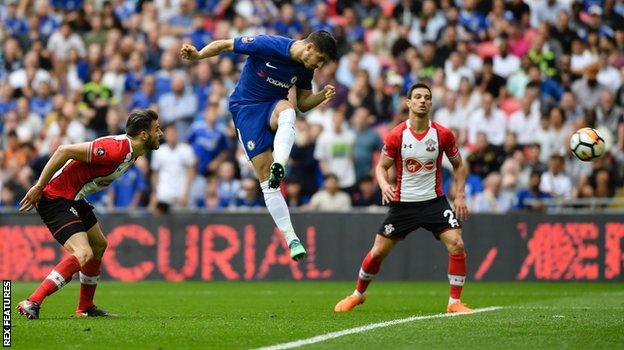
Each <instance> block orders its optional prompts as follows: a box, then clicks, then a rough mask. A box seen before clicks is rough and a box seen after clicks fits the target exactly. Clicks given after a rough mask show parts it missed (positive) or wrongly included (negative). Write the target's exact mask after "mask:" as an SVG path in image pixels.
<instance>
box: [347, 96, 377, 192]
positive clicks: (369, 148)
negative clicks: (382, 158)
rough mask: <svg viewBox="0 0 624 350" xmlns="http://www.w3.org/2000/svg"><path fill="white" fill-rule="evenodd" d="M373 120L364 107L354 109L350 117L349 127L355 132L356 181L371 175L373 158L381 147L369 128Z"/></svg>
mask: <svg viewBox="0 0 624 350" xmlns="http://www.w3.org/2000/svg"><path fill="white" fill-rule="evenodd" d="M373 118H374V116H371V115H370V114H369V112H368V110H367V109H366V108H364V107H360V108H358V109H356V110H355V113H354V114H353V116H352V117H351V125H352V126H353V130H354V131H355V142H354V144H353V161H354V164H355V178H356V181H357V180H359V179H362V178H364V177H366V176H368V175H370V174H371V173H372V171H373V170H372V169H373V168H374V166H373V156H374V155H375V154H376V153H378V152H379V151H380V150H381V146H383V144H382V142H381V138H379V134H377V132H376V131H375V130H373V129H372V128H371V127H370V123H371V121H372V119H373Z"/></svg>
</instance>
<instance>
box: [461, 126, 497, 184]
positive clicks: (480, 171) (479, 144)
mask: <svg viewBox="0 0 624 350" xmlns="http://www.w3.org/2000/svg"><path fill="white" fill-rule="evenodd" d="M501 159H502V157H501V149H500V147H496V146H493V145H491V144H489V143H488V141H487V137H486V136H485V134H484V133H482V132H480V133H478V134H477V141H476V142H475V145H474V151H473V152H472V153H470V155H468V157H467V158H466V160H467V161H468V164H470V172H471V173H473V174H476V175H479V176H480V177H481V178H485V177H486V176H487V175H488V174H489V173H491V172H493V171H498V169H500V166H501Z"/></svg>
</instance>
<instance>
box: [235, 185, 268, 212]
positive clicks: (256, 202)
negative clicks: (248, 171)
mask: <svg viewBox="0 0 624 350" xmlns="http://www.w3.org/2000/svg"><path fill="white" fill-rule="evenodd" d="M235 206H236V207H237V208H263V207H264V200H263V198H262V196H261V195H260V186H259V184H258V181H256V179H251V178H245V179H243V180H242V181H241V194H240V195H239V197H238V198H236V204H235Z"/></svg>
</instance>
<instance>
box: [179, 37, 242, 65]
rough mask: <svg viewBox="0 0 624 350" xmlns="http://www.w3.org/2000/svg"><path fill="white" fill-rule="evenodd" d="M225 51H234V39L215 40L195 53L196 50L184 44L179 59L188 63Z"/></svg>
mask: <svg viewBox="0 0 624 350" xmlns="http://www.w3.org/2000/svg"><path fill="white" fill-rule="evenodd" d="M226 51H234V39H223V40H215V41H213V42H211V43H210V44H208V45H206V46H204V48H203V49H201V50H200V51H197V48H196V47H195V46H193V45H191V44H184V45H182V48H181V49H180V57H181V58H182V59H185V60H189V61H197V60H201V59H204V58H208V57H212V56H216V55H218V54H220V53H222V52H226Z"/></svg>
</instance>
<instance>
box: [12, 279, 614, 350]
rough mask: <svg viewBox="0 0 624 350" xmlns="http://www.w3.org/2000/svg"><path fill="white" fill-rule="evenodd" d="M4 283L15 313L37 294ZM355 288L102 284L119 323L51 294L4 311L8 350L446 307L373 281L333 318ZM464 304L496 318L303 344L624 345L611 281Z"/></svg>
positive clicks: (475, 294)
mask: <svg viewBox="0 0 624 350" xmlns="http://www.w3.org/2000/svg"><path fill="white" fill-rule="evenodd" d="M36 285H37V284H34V283H17V282H14V283H13V308H15V305H17V303H18V302H19V301H20V300H22V299H24V298H25V297H27V296H28V295H29V293H30V292H31V291H32V290H33V289H34V288H35V287H36ZM353 285H354V283H335V282H320V283H313V282H298V283H294V282H280V283H270V282H255V283H238V282H236V283H234V282H233V283H228V282H182V283H167V282H141V283H117V282H102V283H100V286H99V287H98V291H97V294H96V302H97V304H98V306H101V307H102V308H104V309H106V310H108V311H111V312H115V313H118V314H119V315H120V316H119V317H117V318H97V319H95V318H89V319H75V318H73V317H72V314H73V310H74V309H75V306H76V303H77V299H78V285H77V284H75V283H72V284H70V285H68V286H66V287H65V288H63V290H61V291H60V292H58V293H56V294H54V295H52V296H51V297H50V298H48V299H47V300H46V302H45V304H44V305H43V307H42V310H41V319H40V320H37V321H28V320H26V319H25V318H24V317H23V316H21V315H19V314H18V313H17V312H15V310H14V312H13V328H12V343H13V344H12V345H13V347H14V348H16V349H46V350H47V349H87V348H88V349H100V348H102V349H104V348H107V349H190V348H196V349H207V348H210V349H214V348H223V349H248V348H257V347H261V346H268V345H274V344H278V343H284V342H289V341H294V340H299V339H303V338H308V337H312V336H316V335H321V334H325V333H329V332H334V331H339V330H343V329H347V328H351V327H357V326H361V325H365V324H370V323H376V322H381V321H387V320H394V319H400V318H405V317H409V316H414V315H432V314H438V313H441V312H443V311H444V310H445V306H446V299H447V293H448V285H447V284H446V283H422V282H412V283H410V282H401V283H398V282H396V283H395V282H375V283H373V284H372V285H371V288H370V289H369V300H368V301H367V302H366V303H365V304H363V305H360V306H358V307H357V308H356V309H355V310H354V311H353V312H351V313H347V314H335V313H334V312H333V306H334V305H335V303H336V302H337V301H338V300H339V299H340V298H342V297H343V296H345V295H346V294H348V293H350V292H351V291H352V288H353ZM463 297H464V298H463V300H465V301H466V302H467V303H468V304H469V305H470V306H472V307H475V308H483V307H488V306H503V307H504V308H503V309H501V310H497V311H492V312H487V313H481V314H477V315H468V316H461V317H452V318H436V319H428V320H420V321H415V322H410V323H405V324H400V325H394V326H390V327H386V328H380V329H375V330H372V331H368V332H364V333H360V334H352V335H347V336H344V337H340V338H336V339H331V340H328V341H324V342H321V343H317V344H313V345H309V346H306V347H305V348H314V349H316V348H323V349H358V350H361V349H379V348H392V349H413V348H440V349H441V348H446V349H448V348H451V347H453V348H455V347H461V348H479V349H483V348H517V349H520V348H522V349H527V348H540V349H541V348H578V349H587V348H591V349H596V348H605V349H607V348H608V349H614V348H620V349H621V348H624V288H622V284H616V283H609V284H599V283H525V282H522V283H493V282H489V283H484V282H470V283H469V284H468V285H467V286H466V287H465V288H464V295H463Z"/></svg>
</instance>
